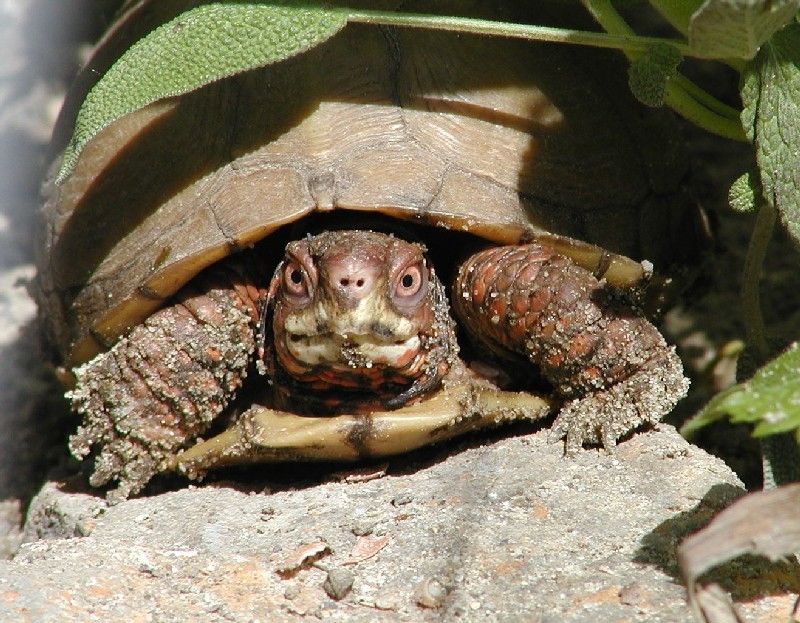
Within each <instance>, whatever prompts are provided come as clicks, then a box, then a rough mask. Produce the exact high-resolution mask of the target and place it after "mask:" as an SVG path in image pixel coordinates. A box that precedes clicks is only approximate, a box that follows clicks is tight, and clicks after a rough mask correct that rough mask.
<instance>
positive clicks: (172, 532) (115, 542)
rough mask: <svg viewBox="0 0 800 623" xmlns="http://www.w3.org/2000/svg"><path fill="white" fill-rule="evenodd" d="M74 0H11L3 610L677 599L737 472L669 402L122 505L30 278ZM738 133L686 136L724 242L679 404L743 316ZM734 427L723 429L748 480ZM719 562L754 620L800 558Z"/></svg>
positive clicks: (102, 617) (1, 72)
mask: <svg viewBox="0 0 800 623" xmlns="http://www.w3.org/2000/svg"><path fill="white" fill-rule="evenodd" d="M87 1H88V0H87ZM69 4H70V5H71V6H70V7H68V8H71V9H75V8H76V7H75V6H74V5H75V4H76V2H72V3H69ZM66 5H67V3H63V2H61V0H15V1H5V2H3V1H0V59H3V61H2V65H0V165H2V166H0V559H6V558H11V557H12V556H14V555H15V554H16V557H15V558H13V560H9V561H0V620H2V621H6V620H8V621H17V620H22V621H26V620H27V621H51V620H52V621H56V620H58V621H109V620H124V619H129V620H132V621H184V620H191V619H202V620H209V621H253V620H270V621H272V620H297V619H300V618H304V617H305V618H322V619H330V620H333V621H339V620H341V621H344V620H348V621H349V620H355V621H359V620H363V621H376V620H386V621H426V620H434V619H444V620H450V619H458V620H472V621H484V620H490V621H491V620H497V621H511V620H519V619H527V620H531V621H538V622H540V623H544V622H545V621H616V620H619V621H623V620H624V621H663V622H671V621H675V622H677V621H686V620H688V617H689V614H688V610H687V609H686V607H685V606H684V595H683V589H682V587H681V585H680V582H679V579H678V577H677V571H676V567H675V560H674V548H675V545H676V544H677V542H678V541H679V540H680V539H681V538H682V537H683V536H684V535H686V534H688V533H689V532H691V531H693V530H695V529H697V528H698V527H700V526H701V525H703V524H704V523H705V522H707V521H708V519H709V518H710V516H711V515H712V514H713V513H714V512H715V511H716V510H717V509H719V508H721V507H722V506H724V505H725V504H727V503H729V502H730V501H731V500H732V499H733V498H734V497H736V496H738V495H740V494H741V493H742V492H743V488H742V484H741V481H740V480H739V479H738V478H737V476H736V475H735V474H734V473H733V472H732V471H731V470H730V469H729V468H728V467H727V466H726V465H725V464H724V463H722V462H721V461H720V460H718V459H715V458H713V457H712V456H710V455H708V454H706V453H705V452H704V451H702V450H700V449H698V448H697V447H695V446H692V445H690V444H688V443H687V442H685V441H684V440H682V439H681V438H680V437H679V436H678V435H677V433H676V432H675V430H674V429H673V428H671V427H670V426H666V425H665V426H662V427H661V428H660V429H658V430H656V431H650V432H648V433H646V434H640V435H636V436H634V437H633V438H632V439H630V440H629V441H627V442H625V443H623V444H622V445H621V446H620V448H619V451H618V453H617V454H616V455H615V456H613V457H609V456H606V455H604V454H601V453H598V452H596V451H587V452H585V453H583V454H581V455H580V456H579V457H578V458H577V459H576V460H572V461H570V460H565V459H563V458H562V457H561V451H560V448H559V447H557V446H549V445H547V444H545V442H544V436H545V435H544V433H543V432H542V431H538V429H535V428H517V429H514V430H512V431H510V432H508V433H505V434H497V435H494V436H490V437H481V438H472V439H468V440H466V441H464V442H462V443H461V444H456V445H454V446H452V447H450V448H448V449H433V450H427V451H424V452H420V453H417V454H415V455H412V456H411V457H409V458H404V459H397V460H395V461H392V462H391V463H389V464H388V467H385V466H377V467H374V468H373V469H371V470H369V469H368V470H367V472H366V473H362V474H360V475H359V474H357V473H350V472H347V473H340V474H337V470H340V469H341V467H331V466H322V467H313V468H311V467H308V468H307V467H303V468H294V469H290V470H286V469H283V470H281V469H272V468H269V469H268V470H266V471H264V472H262V473H261V474H258V473H257V474H253V473H252V472H251V473H247V474H243V473H242V472H228V473H226V474H223V475H222V476H218V477H215V479H213V480H211V481H210V482H209V483H208V484H206V485H203V486H196V487H195V486H190V487H187V486H186V483H185V482H183V481H179V480H173V481H162V482H161V483H158V484H157V485H156V487H153V488H151V489H150V490H149V491H148V495H146V496H143V497H141V498H139V499H135V500H130V501H128V502H125V503H122V504H119V505H117V506H114V507H107V506H106V505H105V502H104V501H103V499H102V497H100V496H99V495H98V494H96V493H95V492H91V491H87V490H85V488H84V484H83V483H84V482H85V476H82V475H77V476H75V473H76V470H77V464H76V463H74V462H71V461H70V459H69V458H68V457H67V455H66V451H65V446H66V443H65V439H66V435H67V434H68V431H69V430H70V428H72V427H73V425H74V422H73V421H72V420H71V418H70V416H69V415H68V414H65V413H64V412H63V405H62V403H61V400H60V396H59V393H60V392H59V390H58V389H57V388H56V387H55V386H54V385H53V381H52V378H51V375H50V373H49V371H48V370H47V369H46V368H45V367H43V366H42V365H41V363H40V358H39V355H38V353H37V350H36V343H37V336H36V330H35V323H34V322H33V317H34V314H35V308H34V305H33V303H32V301H31V299H30V297H29V296H28V294H27V290H26V283H27V282H28V281H29V280H30V279H31V278H32V276H33V273H34V269H33V259H32V258H33V243H32V240H33V231H34V227H33V222H34V218H33V217H34V215H35V211H36V206H37V205H38V202H39V197H38V188H39V180H40V179H41V176H42V173H43V170H44V166H45V162H46V155H45V154H46V144H47V140H48V136H49V131H50V130H49V128H50V126H51V124H52V122H53V119H54V117H55V114H56V112H57V109H58V105H59V100H60V97H61V94H62V93H63V92H64V90H65V88H66V86H67V84H68V82H69V79H70V76H71V74H72V72H73V71H74V69H75V67H76V66H77V63H78V61H79V57H80V55H81V50H82V49H83V48H82V47H81V44H80V43H79V42H80V41H81V40H82V39H86V38H88V37H91V36H92V34H91V33H93V32H94V33H96V32H98V29H99V27H100V25H101V23H102V20H103V19H104V18H103V15H105V14H106V13H104V12H103V11H100V13H99V17H97V18H93V19H87V20H85V21H84V22H82V29H77V28H73V29H72V30H70V28H68V27H67V26H68V23H69V19H68V17H69V15H72V14H79V15H83V16H87V15H90V13H88V12H86V11H81V10H80V9H77V11H76V12H75V11H73V12H70V11H68V10H67V9H65V8H64V7H65V6H66ZM89 5H91V6H92V7H93V8H97V7H99V6H101V5H110V2H93V3H89ZM89 5H87V6H89ZM104 10H105V11H107V7H106V8H105V9H104ZM70 32H71V34H69V33H70ZM59 33H60V34H59ZM65 33H66V34H65ZM721 153H723V155H722V156H720V154H721ZM731 153H732V152H731V149H730V146H728V145H725V144H722V145H721V146H720V144H719V143H716V142H714V143H711V142H701V147H700V148H699V149H697V150H696V154H695V157H696V159H697V161H698V162H700V163H701V166H699V167H698V171H699V174H698V180H699V183H698V185H699V190H700V195H701V196H702V197H703V199H704V201H705V203H706V205H707V207H710V208H711V210H712V213H718V215H722V217H723V218H721V219H718V218H715V220H718V221H720V223H719V227H720V228H722V230H723V234H724V236H723V240H724V242H723V243H722V246H721V248H720V249H719V251H720V252H719V253H718V254H717V255H716V256H715V260H714V262H713V265H712V266H711V268H710V270H709V271H708V274H707V276H706V277H704V278H703V279H701V280H700V282H699V283H698V285H697V286H696V288H695V289H694V291H693V292H692V293H691V295H690V297H689V298H688V299H687V301H686V302H685V303H684V304H683V305H681V306H680V307H679V308H677V309H676V310H674V311H673V312H671V314H670V316H669V317H668V328H669V329H670V332H671V335H672V339H673V340H674V341H677V342H678V343H679V346H680V348H681V350H682V354H683V355H684V357H685V359H686V361H687V362H689V363H690V364H691V367H692V368H693V369H694V371H695V375H696V381H695V393H694V394H693V396H692V397H691V398H690V400H689V401H688V402H687V403H686V406H685V408H684V413H688V412H689V411H691V409H692V408H693V405H697V404H699V403H700V402H701V401H702V399H703V398H704V397H705V396H707V395H708V393H709V392H710V391H712V390H714V389H718V385H719V384H720V383H727V382H730V380H731V377H732V372H731V370H730V369H728V370H727V372H726V371H725V370H722V371H721V372H720V371H714V370H711V371H710V372H709V362H711V361H712V360H713V358H714V355H715V353H717V352H718V351H719V350H720V348H721V347H722V346H723V345H724V344H726V343H728V342H730V341H731V340H732V339H735V338H737V337H740V336H741V335H742V330H741V322H740V320H739V319H738V317H737V316H736V314H727V315H725V317H724V318H723V317H720V314H719V310H720V309H735V308H736V307H737V305H738V304H737V298H736V297H737V288H738V286H737V284H736V275H737V274H738V271H739V266H741V257H742V253H743V248H744V247H745V246H746V232H747V231H748V224H747V221H746V217H737V218H734V219H730V218H727V217H725V215H724V212H723V210H722V209H721V208H719V206H720V205H722V204H723V203H724V188H725V187H726V181H727V180H728V179H730V178H732V177H733V176H735V175H736V174H737V173H738V171H739V170H740V169H741V168H742V167H743V166H744V165H743V164H742V162H743V160H742V154H741V153H738V154H736V153H734V154H733V157H732V156H731ZM732 160H733V161H735V162H736V163H738V164H734V165H731V164H730V163H731V161H732ZM720 189H722V191H721V190H720ZM779 244H782V245H783V246H782V247H781V249H784V247H785V248H786V251H785V252H781V253H773V260H772V262H773V264H772V265H771V266H770V268H769V271H768V273H767V286H765V307H766V309H767V314H768V316H772V318H774V319H779V320H780V323H776V326H778V328H779V329H780V330H781V331H783V332H784V333H787V334H788V333H790V332H791V330H793V329H792V328H793V327H794V328H796V325H797V324H798V318H797V316H798V314H800V312H798V311H797V310H798V309H800V305H794V306H793V304H792V301H795V302H796V301H797V297H798V293H799V292H800V288H797V287H796V284H795V286H793V285H791V282H790V280H787V278H786V275H787V273H790V272H791V271H792V270H794V268H792V267H796V266H797V261H798V260H797V257H796V255H795V252H794V251H793V250H791V249H790V248H789V247H788V245H786V244H785V242H780V241H779ZM787 284H788V285H787ZM710 292H711V293H712V294H709V293H710ZM787 327H788V329H787ZM776 339H780V338H779V337H778V338H776ZM723 363H724V362H723ZM723 367H724V366H723ZM719 438H720V436H719V435H718V436H717V439H719ZM724 438H725V439H730V438H731V435H725V436H724ZM744 439H745V436H744V435H740V436H739V437H738V438H737V440H736V442H735V444H734V449H733V450H731V449H730V447H726V443H719V442H717V441H714V448H715V449H720V450H721V451H725V452H727V453H728V456H727V459H726V460H727V461H728V463H729V464H732V465H734V466H735V467H736V468H737V470H738V471H739V472H740V473H741V474H743V475H744V477H745V478H746V480H747V482H748V484H749V485H753V484H757V476H754V475H753V473H752V467H749V466H752V465H753V462H752V460H746V459H743V458H742V456H741V455H742V454H743V452H742V451H741V448H743V447H744V446H743V443H744V441H743V440H744ZM728 446H730V444H728ZM384 472H386V473H385V474H384ZM372 476H376V477H375V478H372ZM225 478H228V479H229V480H224V479H225ZM48 479H49V480H50V482H47V481H48ZM43 483H46V484H44V488H43V489H42V490H41V493H39V494H38V495H37V496H36V497H33V496H34V494H36V492H37V491H38V490H39V489H40V488H41V487H42V485H43ZM32 497H33V500H32V501H31V498H32ZM29 504H30V508H28V505H29ZM26 515H27V522H26V523H25V525H24V527H23V526H22V523H23V521H24V519H25V516H26ZM23 543H24V544H23ZM306 555H307V556H306ZM718 575H719V577H718V578H717V579H718V580H721V581H722V582H723V585H724V587H725V588H726V589H727V590H729V591H732V593H733V595H734V598H735V599H736V600H737V602H739V603H741V605H742V607H743V609H744V611H745V613H746V615H747V617H748V618H747V620H748V621H765V622H766V621H774V620H780V619H781V618H784V619H785V618H786V616H787V614H788V612H789V611H790V608H791V603H792V600H793V598H794V597H793V595H794V594H796V593H798V592H800V586H798V583H799V581H798V578H800V573H798V569H797V567H795V566H791V565H780V564H779V565H763V564H761V563H758V562H757V561H753V560H748V561H745V562H743V563H740V564H733V565H728V566H726V567H724V568H723V569H722V570H721V571H720V572H719V574H718Z"/></svg>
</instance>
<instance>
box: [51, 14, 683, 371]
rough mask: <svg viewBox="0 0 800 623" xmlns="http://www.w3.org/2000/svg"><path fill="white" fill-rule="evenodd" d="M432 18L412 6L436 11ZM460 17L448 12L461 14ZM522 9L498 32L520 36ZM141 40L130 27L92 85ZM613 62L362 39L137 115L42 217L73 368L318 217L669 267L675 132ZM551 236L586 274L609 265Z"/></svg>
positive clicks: (548, 50) (112, 131)
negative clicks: (245, 253)
mask: <svg viewBox="0 0 800 623" xmlns="http://www.w3.org/2000/svg"><path fill="white" fill-rule="evenodd" d="M134 4H135V5H136V6H137V7H139V8H141V6H144V7H145V8H149V9H150V14H145V16H144V18H142V19H143V20H144V21H145V22H146V21H147V19H150V20H151V22H152V21H153V20H155V22H157V21H158V20H159V19H161V20H164V19H167V18H168V17H169V16H168V15H166V16H165V15H161V16H160V17H153V15H152V13H154V12H156V11H155V9H153V6H151V5H154V4H157V3H152V2H139V3H134ZM190 4H192V3H191V2H182V3H180V6H181V8H186V6H189V5H190ZM418 4H419V6H416V5H414V4H413V3H404V4H403V10H405V11H411V12H414V11H419V12H430V11H431V4H432V3H430V2H426V3H418ZM465 4H467V3H464V2H452V3H438V4H437V5H436V6H437V10H438V11H440V12H443V13H451V14H466V12H467V9H466V8H465ZM488 4H491V3H486V2H478V3H475V6H477V7H480V8H481V10H483V12H484V13H485V6H486V5H488ZM508 4H510V5H516V4H520V5H523V4H531V5H537V4H540V3H508ZM520 10H522V8H513V9H512V8H508V7H507V8H506V10H505V12H501V13H498V14H496V15H495V17H496V18H498V19H504V20H518V21H519V20H521V16H520V15H517V14H511V13H512V12H517V11H520ZM474 14H476V15H477V14H478V13H477V11H476V12H475V13H474ZM481 16H485V15H481ZM134 17H135V16H134ZM532 21H540V20H539V18H538V17H537V18H536V19H534V20H532ZM129 22H130V20H129ZM134 23H136V22H135V21H134ZM148 23H149V22H148ZM132 32H133V34H131V33H132ZM120 33H123V34H120ZM123 35H124V36H123ZM140 35H141V33H140V32H138V31H137V30H136V29H135V28H134V29H132V28H131V27H130V26H129V25H128V26H127V27H117V31H116V38H115V34H114V33H112V34H111V35H109V36H108V37H106V39H104V41H103V42H102V45H101V48H100V49H99V50H98V51H97V52H96V54H95V56H94V60H93V61H92V62H93V66H91V67H90V70H93V71H95V72H96V70H97V67H103V66H107V65H108V62H109V60H108V57H109V52H108V50H109V49H112V50H114V51H117V50H119V49H124V45H122V44H120V38H122V39H124V37H136V36H140ZM112 56H113V55H112ZM617 60H618V59H616V58H615V57H613V56H609V57H608V58H605V57H604V56H598V53H597V52H596V51H591V52H590V53H588V54H587V52H586V51H585V50H582V49H579V48H576V47H570V46H563V45H561V46H556V45H544V44H530V43H526V42H522V41H515V40H509V39H498V38H491V39H490V38H482V37H477V36H468V35H460V36H459V35H454V34H448V33H443V32H428V31H421V30H412V29H386V28H377V27H367V26H348V27H347V28H346V29H345V30H344V31H343V32H341V33H340V34H339V35H337V36H336V37H334V38H333V39H332V40H330V41H329V42H327V43H326V44H324V45H322V46H320V47H318V48H316V49H314V50H311V51H310V52H308V53H306V54H303V55H301V56H299V57H296V58H293V59H291V60H289V61H286V62H283V63H280V64H278V65H276V66H272V67H269V68H265V69H260V70H255V71H250V72H247V73H244V74H241V75H238V76H235V77H233V78H230V79H227V80H223V81H219V82H217V83H214V84H212V85H209V86H207V87H205V88H202V89H200V90H198V91H195V92H193V93H190V94H188V95H185V96H182V97H178V98H172V99H167V100H163V101H160V102H157V103H155V104H153V105H151V106H149V107H147V108H146V109H143V110H141V111H139V112H137V113H134V114H131V115H129V116H127V117H125V118H123V119H121V120H119V121H117V122H116V123H114V124H113V125H111V126H110V127H108V128H106V129H105V130H103V131H102V132H101V133H100V134H99V135H98V136H97V137H95V138H94V139H93V140H92V141H91V142H90V144H89V145H87V147H86V148H85V150H84V151H83V153H82V155H81V158H80V160H79V162H78V164H77V166H76V168H75V170H74V171H73V173H72V174H71V175H70V177H69V178H68V179H67V180H66V181H65V182H64V183H63V184H61V185H60V186H58V187H54V188H53V189H52V192H51V195H50V198H49V200H48V202H47V204H46V206H45V220H46V231H45V237H44V238H45V239H44V242H43V253H42V258H43V259H42V261H41V263H40V264H41V270H40V275H41V277H40V300H41V302H42V306H41V307H42V310H43V312H42V313H43V316H44V319H45V321H46V324H47V326H48V327H49V332H50V334H51V338H52V341H53V342H54V343H55V345H56V346H57V348H58V350H59V351H60V353H61V356H62V357H63V358H64V360H65V361H66V362H67V363H68V364H69V365H74V364H76V363H79V362H82V361H85V360H87V359H89V358H90V357H92V356H93V355H94V354H95V353H97V352H98V351H100V350H101V349H103V348H105V347H107V346H108V345H110V344H111V343H113V341H114V340H115V339H116V338H117V337H118V336H119V335H121V334H122V333H124V332H125V331H126V330H127V329H129V328H130V327H131V326H134V325H136V324H137V323H139V322H141V321H142V320H143V319H144V318H145V317H147V316H148V315H149V314H150V313H152V312H153V311H154V310H155V309H157V308H158V307H159V306H160V305H162V303H163V302H164V300H165V299H167V298H168V297H169V296H171V295H172V294H173V293H175V292H176V291H177V290H178V289H179V288H180V287H181V286H182V285H183V284H184V283H186V282H187V281H188V280H190V279H191V278H192V277H193V276H194V275H195V274H197V273H198V272H199V271H200V270H201V269H203V268H204V267H206V266H208V265H210V264H212V263H213V262H216V261H217V260H219V259H220V258H222V257H224V256H226V255H228V254H230V253H232V252H235V251H237V250H239V249H242V248H244V247H247V246H248V245H251V244H253V243H254V242H256V241H259V240H261V239H262V238H264V237H265V236H268V235H269V234H270V233H271V232H273V231H274V230H275V229H276V228H277V227H279V226H281V225H284V224H286V223H289V222H292V221H295V220H297V219H300V218H301V217H303V216H304V215H308V214H310V213H312V212H315V211H329V210H334V209H347V210H362V211H378V212H382V213H385V214H388V215H392V216H396V217H399V218H403V219H409V220H419V221H422V222H425V223H429V224H437V225H442V226H445V227H450V228H460V229H464V230H468V231H470V232H472V233H475V234H477V235H480V236H483V237H485V238H486V239H488V240H491V241H494V242H497V243H514V242H517V241H519V240H521V239H530V238H533V237H538V236H545V237H547V236H548V235H550V234H558V235H560V236H570V237H572V238H579V239H582V240H587V241H591V242H592V243H595V244H597V245H600V246H601V247H603V248H604V249H609V250H611V251H613V252H615V253H621V254H625V255H628V256H630V257H634V258H647V259H650V260H652V261H654V263H656V267H658V266H659V265H660V264H661V265H663V263H664V262H665V261H666V260H667V258H668V257H669V255H670V252H671V248H672V241H671V240H670V236H669V234H668V233H667V234H665V232H670V231H673V230H674V229H675V228H676V227H675V226H676V224H679V223H681V222H683V221H684V220H685V219H684V216H685V214H686V213H688V210H689V208H688V206H687V204H686V202H685V201H684V200H683V199H682V198H679V199H678V200H676V199H675V198H676V192H677V190H678V188H679V185H680V181H681V178H682V176H683V174H684V169H683V165H682V164H681V163H682V162H683V159H682V157H681V153H680V149H679V148H678V146H677V145H676V144H675V139H674V136H675V131H674V128H673V127H672V126H671V125H670V124H669V119H668V118H667V117H665V116H663V115H662V114H661V113H659V112H653V111H642V110H641V109H640V108H639V107H638V106H637V105H636V104H635V103H633V102H632V101H631V99H630V97H629V96H628V95H627V88H626V85H625V82H624V71H620V65H619V64H618V63H617V62H616V61H617ZM606 61H608V62H606ZM87 71H88V70H87ZM84 75H85V74H84ZM86 88H87V85H86V84H84V85H83V86H81V87H79V89H80V90H82V92H85V90H86ZM79 99H80V98H79V97H78V96H73V97H72V98H71V99H69V100H68V106H67V108H68V109H70V108H71V109H74V107H75V106H74V104H75V102H76V101H79ZM68 127H69V121H66V122H64V121H63V120H62V123H61V134H65V131H64V130H65V128H66V129H67V130H68ZM551 241H554V242H555V244H557V245H560V248H561V249H562V250H564V251H565V252H566V253H567V254H569V255H570V256H572V257H574V258H577V261H578V262H579V263H581V264H582V265H584V266H586V267H588V268H590V269H595V268H597V266H598V265H599V264H604V263H607V262H608V261H609V257H608V254H604V253H603V251H601V250H600V249H598V248H596V247H593V246H591V245H587V244H581V243H578V242H576V241H575V240H572V239H564V238H560V237H558V236H551ZM641 273H642V270H641V267H640V265H639V264H638V263H636V262H633V261H631V260H628V259H627V258H624V257H618V256H613V257H612V258H611V266H610V268H609V270H608V272H607V273H606V274H607V276H608V278H609V280H610V281H614V282H617V283H620V284H626V283H630V282H633V281H635V280H637V279H638V278H640V276H641Z"/></svg>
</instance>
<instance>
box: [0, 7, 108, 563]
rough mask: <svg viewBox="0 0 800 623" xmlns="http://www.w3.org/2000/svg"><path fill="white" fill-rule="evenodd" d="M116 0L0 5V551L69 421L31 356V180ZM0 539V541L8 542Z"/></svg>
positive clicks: (34, 189) (34, 205)
mask: <svg viewBox="0 0 800 623" xmlns="http://www.w3.org/2000/svg"><path fill="white" fill-rule="evenodd" d="M118 4H119V0H70V2H63V1H62V0H14V1H13V2H4V3H2V4H0V557H2V556H4V555H8V553H9V548H10V547H11V546H10V545H9V544H8V543H7V542H6V537H7V535H9V534H11V537H10V539H11V541H13V534H12V533H13V532H14V531H15V529H16V525H15V524H16V523H17V522H18V521H19V518H20V513H21V512H23V511H24V506H25V504H27V501H28V500H29V499H30V496H31V495H33V493H35V489H36V488H38V486H39V485H40V484H41V482H42V480H43V478H44V476H45V473H46V472H47V471H48V470H49V469H50V468H51V467H52V466H53V465H54V464H58V463H59V462H60V461H61V460H63V458H64V455H65V452H64V450H63V444H60V443H59V444H58V445H54V443H53V442H54V440H56V439H63V438H64V434H65V432H66V429H67V428H68V427H69V426H71V421H70V419H69V418H68V417H64V413H63V401H62V400H61V398H60V393H61V392H60V390H58V389H57V388H55V387H54V386H53V385H52V382H53V381H52V376H51V373H50V371H49V370H47V369H46V368H44V367H43V366H42V365H41V363H40V357H39V353H38V343H39V338H38V334H37V330H36V327H35V322H34V320H33V318H34V314H35V307H34V305H33V302H32V300H31V299H30V297H29V296H28V294H27V290H26V286H27V284H28V282H29V281H30V279H31V278H32V277H33V274H34V268H33V261H34V239H35V229H36V225H35V223H36V214H37V210H38V207H39V204H40V199H39V197H40V194H39V189H40V185H41V180H42V178H43V175H44V171H45V168H46V163H47V156H46V153H47V146H48V144H49V142H50V134H51V130H52V126H53V123H54V121H55V117H56V115H57V113H58V110H59V108H60V105H61V100H62V98H63V94H64V92H65V91H66V89H67V88H68V87H69V84H70V82H71V81H72V80H73V78H74V75H75V72H76V71H77V69H78V67H79V66H80V65H81V63H82V62H83V56H84V55H85V53H86V51H87V50H88V47H87V44H86V43H84V42H88V41H92V40H94V39H96V38H97V37H98V36H99V34H100V33H101V32H102V31H103V29H104V28H105V26H106V25H107V24H108V22H109V20H110V17H111V15H112V13H113V12H114V11H115V10H116V6H117V5H118ZM11 541H9V542H11Z"/></svg>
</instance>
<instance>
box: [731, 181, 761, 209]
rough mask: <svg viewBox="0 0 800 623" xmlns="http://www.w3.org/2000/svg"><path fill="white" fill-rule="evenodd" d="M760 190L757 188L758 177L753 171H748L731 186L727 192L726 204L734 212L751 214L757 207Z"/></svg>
mask: <svg viewBox="0 0 800 623" xmlns="http://www.w3.org/2000/svg"><path fill="white" fill-rule="evenodd" d="M760 193H761V188H759V186H758V175H757V173H756V172H755V171H748V172H747V173H745V174H744V175H742V176H741V177H739V178H737V179H736V181H735V182H734V183H733V184H732V185H731V187H730V189H729V190H728V204H729V205H730V206H731V209H732V210H734V211H735V212H742V213H752V212H755V211H756V208H757V207H758V196H759V194H760Z"/></svg>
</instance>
